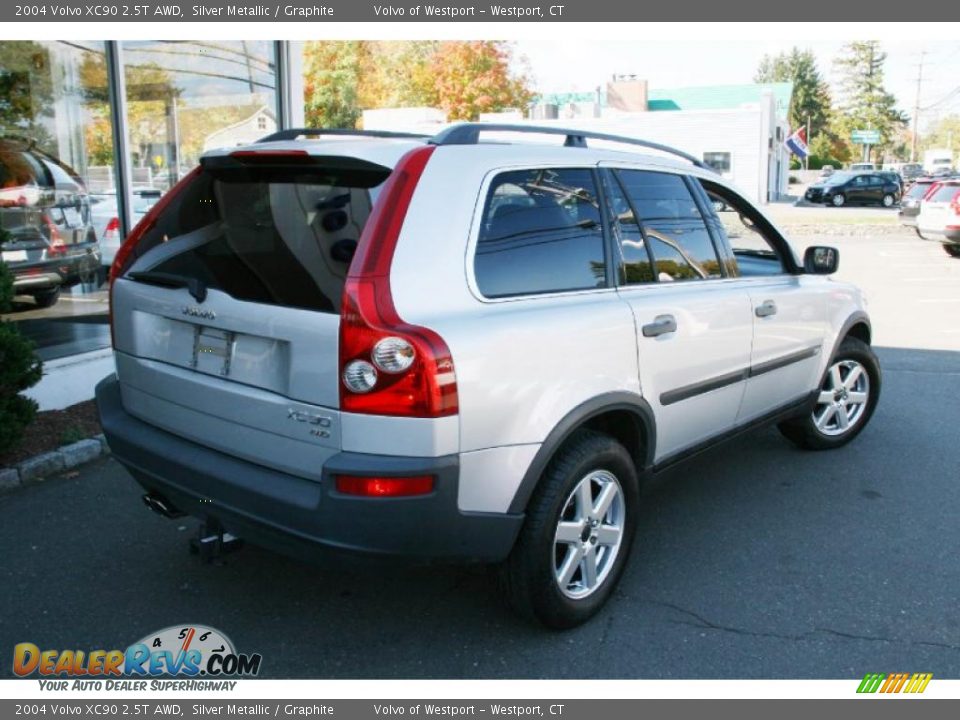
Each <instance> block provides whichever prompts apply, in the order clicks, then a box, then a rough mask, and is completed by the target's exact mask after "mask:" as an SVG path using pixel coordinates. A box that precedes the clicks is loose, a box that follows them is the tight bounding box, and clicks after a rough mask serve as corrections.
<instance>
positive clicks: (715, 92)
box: [647, 82, 793, 117]
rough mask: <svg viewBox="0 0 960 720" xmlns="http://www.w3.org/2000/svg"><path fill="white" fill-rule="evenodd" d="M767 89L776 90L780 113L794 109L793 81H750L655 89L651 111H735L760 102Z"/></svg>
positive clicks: (649, 102)
mask: <svg viewBox="0 0 960 720" xmlns="http://www.w3.org/2000/svg"><path fill="white" fill-rule="evenodd" d="M765 92H771V93H773V99H774V101H775V103H776V106H777V114H778V115H779V116H781V117H786V115H787V113H788V112H789V110H790V96H791V95H792V94H793V83H789V82H784V83H749V84H747V85H708V86H703V87H683V88H669V89H660V88H651V89H650V90H649V91H648V92H647V110H649V111H651V112H654V111H658V110H734V109H736V108H740V107H744V106H746V105H753V104H755V103H758V102H760V99H761V98H762V97H763V94H764V93H765Z"/></svg>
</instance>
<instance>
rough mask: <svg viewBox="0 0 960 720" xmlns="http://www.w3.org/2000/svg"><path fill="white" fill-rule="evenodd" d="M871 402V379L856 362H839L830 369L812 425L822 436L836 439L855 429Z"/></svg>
mask: <svg viewBox="0 0 960 720" xmlns="http://www.w3.org/2000/svg"><path fill="white" fill-rule="evenodd" d="M869 398H870V375H869V374H868V373H867V370H866V368H865V367H864V366H863V365H861V364H860V363H859V362H857V361H856V360H840V361H838V362H836V363H834V364H833V365H831V366H830V370H829V371H828V372H827V376H826V378H824V381H823V386H822V387H821V388H820V395H819V397H818V398H817V406H816V408H814V411H813V423H814V425H816V427H817V430H819V431H820V432H821V433H823V434H824V435H828V436H830V437H837V436H839V435H843V434H845V433H847V432H849V431H850V430H851V429H852V428H854V427H856V425H857V423H859V422H860V420H861V419H862V418H863V415H864V412H865V411H866V409H867V401H868V400H869Z"/></svg>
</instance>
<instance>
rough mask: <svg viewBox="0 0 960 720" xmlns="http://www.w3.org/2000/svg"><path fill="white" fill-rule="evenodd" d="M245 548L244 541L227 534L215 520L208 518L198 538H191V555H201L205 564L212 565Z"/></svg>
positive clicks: (199, 531)
mask: <svg viewBox="0 0 960 720" xmlns="http://www.w3.org/2000/svg"><path fill="white" fill-rule="evenodd" d="M241 547H243V539H242V538H239V537H237V536H236V535H234V534H232V533H228V532H225V531H224V529H223V525H221V524H220V523H219V522H218V521H217V520H216V519H215V518H212V517H208V518H206V519H205V520H204V521H203V524H202V525H201V526H200V529H199V530H198V531H197V536H196V537H194V538H190V554H191V555H199V556H200V559H201V560H202V561H203V562H205V563H210V562H213V561H214V560H216V559H217V558H219V557H221V556H222V555H226V554H227V553H232V552H236V551H237V550H239V549H240V548H241Z"/></svg>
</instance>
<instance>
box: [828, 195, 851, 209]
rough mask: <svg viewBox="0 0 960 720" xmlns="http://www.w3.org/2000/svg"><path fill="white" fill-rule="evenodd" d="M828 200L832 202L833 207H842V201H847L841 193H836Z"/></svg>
mask: <svg viewBox="0 0 960 720" xmlns="http://www.w3.org/2000/svg"><path fill="white" fill-rule="evenodd" d="M830 202H831V203H833V206H834V207H843V205H844V203H846V202H847V198H846V197H844V195H843V193H837V194H836V195H834V196H833V197H832V198H830Z"/></svg>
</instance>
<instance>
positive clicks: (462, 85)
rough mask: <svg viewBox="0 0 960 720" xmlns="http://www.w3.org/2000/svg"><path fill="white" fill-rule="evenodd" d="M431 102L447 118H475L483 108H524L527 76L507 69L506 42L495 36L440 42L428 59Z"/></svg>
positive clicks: (528, 90) (530, 95)
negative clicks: (468, 40)
mask: <svg viewBox="0 0 960 720" xmlns="http://www.w3.org/2000/svg"><path fill="white" fill-rule="evenodd" d="M430 69H431V76H432V78H433V89H432V93H430V99H431V100H432V102H431V103H430V104H431V105H433V106H434V107H439V108H441V109H442V110H444V111H445V112H446V113H447V117H448V119H450V120H476V119H477V118H478V116H479V115H480V113H482V112H497V111H499V110H507V109H510V108H516V109H521V110H525V109H526V107H527V105H529V104H530V101H531V100H532V99H533V92H532V90H531V88H530V82H529V79H528V78H527V77H526V76H524V75H515V74H513V73H512V72H511V70H510V52H509V46H508V45H507V44H506V43H505V42H501V41H496V40H477V41H471V42H442V43H440V46H439V48H437V51H436V53H434V55H433V57H432V59H431V63H430Z"/></svg>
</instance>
